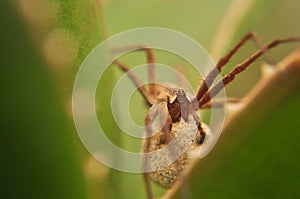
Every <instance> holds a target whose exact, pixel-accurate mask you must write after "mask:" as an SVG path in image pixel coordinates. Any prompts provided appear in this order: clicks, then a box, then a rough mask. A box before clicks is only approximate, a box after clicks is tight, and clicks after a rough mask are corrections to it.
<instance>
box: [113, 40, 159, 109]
mask: <svg viewBox="0 0 300 199" xmlns="http://www.w3.org/2000/svg"><path fill="white" fill-rule="evenodd" d="M130 49H134V50H143V51H145V53H146V56H147V63H148V81H149V90H148V89H147V88H146V86H145V85H142V81H141V80H140V79H139V78H138V77H137V76H136V75H135V74H134V73H133V72H132V71H130V68H129V67H128V66H127V65H126V64H124V63H122V62H121V61H119V60H115V61H114V64H116V65H117V66H118V67H119V68H120V69H121V70H122V71H124V72H125V73H126V74H127V75H128V77H129V78H130V79H131V81H132V82H133V83H134V85H135V86H136V87H137V88H138V90H139V92H140V93H141V95H142V96H143V98H144V99H145V101H146V102H147V104H148V105H149V106H151V105H152V104H153V103H154V98H155V97H156V95H157V88H156V85H155V83H154V82H155V56H154V53H153V50H152V49H151V48H147V47H145V46H130V47H122V48H115V49H113V50H112V53H116V52H119V51H126V50H130Z"/></svg>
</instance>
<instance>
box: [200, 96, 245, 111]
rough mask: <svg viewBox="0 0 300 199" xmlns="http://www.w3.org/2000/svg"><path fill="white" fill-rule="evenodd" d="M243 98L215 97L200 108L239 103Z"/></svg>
mask: <svg viewBox="0 0 300 199" xmlns="http://www.w3.org/2000/svg"><path fill="white" fill-rule="evenodd" d="M241 101H242V100H241V99H239V98H222V99H213V100H210V101H209V102H207V103H205V104H203V105H202V106H201V107H200V108H201V109H205V108H212V107H213V108H221V107H223V106H225V104H226V103H239V102H241Z"/></svg>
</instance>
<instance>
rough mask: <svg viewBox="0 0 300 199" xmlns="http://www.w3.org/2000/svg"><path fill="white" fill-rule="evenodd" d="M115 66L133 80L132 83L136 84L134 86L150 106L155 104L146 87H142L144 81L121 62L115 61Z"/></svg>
mask: <svg viewBox="0 0 300 199" xmlns="http://www.w3.org/2000/svg"><path fill="white" fill-rule="evenodd" d="M114 64H116V65H117V66H118V67H119V68H120V69H121V70H122V71H124V72H125V73H126V74H127V75H128V77H129V78H130V79H131V81H132V82H133V83H134V85H135V86H136V87H137V88H138V90H139V92H140V93H141V94H142V96H143V97H144V99H145V101H146V102H147V104H148V105H149V106H151V105H152V104H153V102H152V97H151V96H150V93H148V91H147V90H146V87H145V86H144V85H142V81H141V80H140V79H139V78H138V77H137V76H136V75H135V74H134V73H133V72H132V71H131V70H130V68H129V67H128V66H127V65H126V64H124V63H122V62H120V61H119V60H115V61H114Z"/></svg>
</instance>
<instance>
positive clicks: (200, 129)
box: [191, 111, 206, 144]
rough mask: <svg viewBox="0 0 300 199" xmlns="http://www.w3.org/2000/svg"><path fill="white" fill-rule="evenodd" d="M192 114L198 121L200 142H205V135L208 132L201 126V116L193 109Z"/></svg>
mask: <svg viewBox="0 0 300 199" xmlns="http://www.w3.org/2000/svg"><path fill="white" fill-rule="evenodd" d="M191 114H192V116H193V118H194V120H195V122H196V125H197V128H198V131H199V133H200V139H199V141H198V143H199V144H203V142H204V140H205V137H206V133H205V131H204V130H203V128H202V126H201V120H200V118H199V116H198V115H197V114H196V112H194V111H192V112H191Z"/></svg>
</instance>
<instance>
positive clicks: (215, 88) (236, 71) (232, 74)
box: [198, 37, 300, 108]
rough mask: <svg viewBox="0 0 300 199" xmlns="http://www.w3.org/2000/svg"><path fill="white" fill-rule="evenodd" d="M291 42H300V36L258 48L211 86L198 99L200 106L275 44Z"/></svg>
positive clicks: (279, 40)
mask: <svg viewBox="0 0 300 199" xmlns="http://www.w3.org/2000/svg"><path fill="white" fill-rule="evenodd" d="M289 42H300V38H298V37H297V38H287V39H277V40H274V41H272V42H270V43H269V44H268V45H266V46H265V47H264V48H263V49H261V50H258V51H257V52H255V53H254V54H252V55H251V56H250V57H249V58H248V59H246V60H245V61H244V62H242V63H240V64H238V65H236V66H235V67H234V69H233V70H232V71H231V72H230V73H229V74H227V75H226V76H225V77H223V78H222V79H221V80H220V81H218V82H217V83H216V84H215V85H214V86H213V87H211V88H210V89H209V90H208V91H207V92H206V93H205V94H204V95H203V96H202V97H201V98H200V99H199V101H198V106H199V108H202V107H203V106H204V105H205V104H206V103H208V102H209V101H210V100H211V99H212V98H213V97H215V96H216V95H217V94H218V93H219V92H220V91H221V90H222V89H223V88H224V87H225V86H227V85H228V84H229V83H230V82H232V81H233V80H234V78H235V76H236V75H238V74H239V73H241V72H243V71H244V70H245V69H246V68H247V67H248V66H249V65H251V64H252V63H253V62H255V61H256V60H257V59H258V58H259V57H260V56H262V55H263V54H264V52H265V51H267V50H270V49H271V48H274V47H275V46H277V45H279V44H282V43H289Z"/></svg>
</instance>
